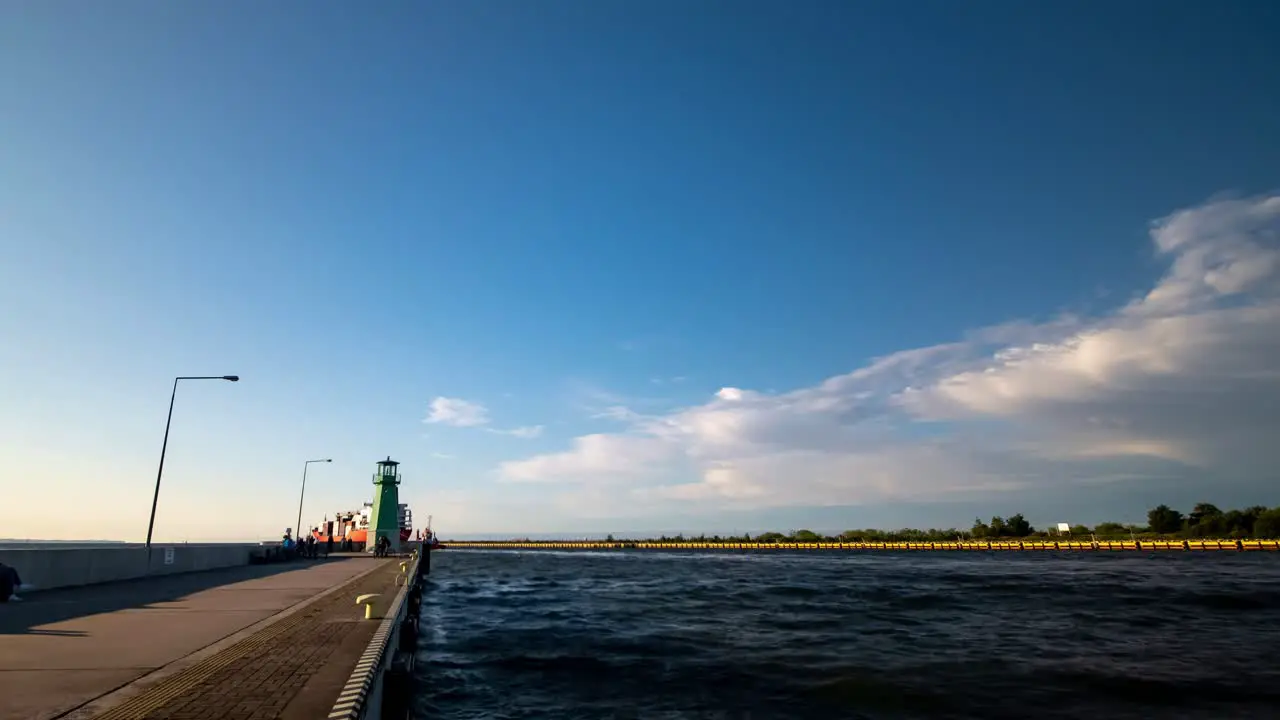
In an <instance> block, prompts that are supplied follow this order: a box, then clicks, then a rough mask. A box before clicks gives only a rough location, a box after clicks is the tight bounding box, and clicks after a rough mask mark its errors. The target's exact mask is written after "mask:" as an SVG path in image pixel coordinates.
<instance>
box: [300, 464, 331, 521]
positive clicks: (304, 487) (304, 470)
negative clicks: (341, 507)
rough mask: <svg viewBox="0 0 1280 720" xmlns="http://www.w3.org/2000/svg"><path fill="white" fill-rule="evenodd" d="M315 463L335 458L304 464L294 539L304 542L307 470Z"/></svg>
mask: <svg viewBox="0 0 1280 720" xmlns="http://www.w3.org/2000/svg"><path fill="white" fill-rule="evenodd" d="M313 462H327V463H331V462H333V458H325V459H324V460H308V461H306V462H304V463H302V492H301V493H299V494H298V524H297V525H296V526H294V537H295V538H297V539H298V540H299V541H301V540H302V498H304V497H306V495H307V468H308V467H311V463H313Z"/></svg>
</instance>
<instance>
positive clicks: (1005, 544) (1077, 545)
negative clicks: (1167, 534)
mask: <svg viewBox="0 0 1280 720" xmlns="http://www.w3.org/2000/svg"><path fill="white" fill-rule="evenodd" d="M445 546H446V547H448V548H450V549H455V548H456V549H471V550H480V549H485V550H760V551H769V550H881V551H886V550H887V551H894V550H896V551H917V550H926V551H927V550H933V551H939V550H950V551H974V552H986V551H995V550H1002V551H1046V550H1049V551H1052V550H1058V551H1064V550H1065V551H1119V550H1138V551H1155V550H1168V551H1182V552H1191V551H1234V552H1248V551H1271V552H1277V551H1280V540H991V541H986V540H960V541H954V542H777V543H773V542H768V543H751V542H711V541H708V542H660V541H636V542H632V541H617V542H608V541H576V542H575V541H528V542H522V541H502V540H473V541H453V540H449V541H445Z"/></svg>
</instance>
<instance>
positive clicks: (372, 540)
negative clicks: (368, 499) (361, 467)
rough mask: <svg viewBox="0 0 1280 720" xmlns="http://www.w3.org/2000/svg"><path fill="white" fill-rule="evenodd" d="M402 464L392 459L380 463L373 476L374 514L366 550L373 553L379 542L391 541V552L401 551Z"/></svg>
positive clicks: (371, 518) (371, 516)
mask: <svg viewBox="0 0 1280 720" xmlns="http://www.w3.org/2000/svg"><path fill="white" fill-rule="evenodd" d="M399 466H400V463H398V462H396V461H395V460H392V459H391V456H390V455H388V456H387V459H386V460H379V461H378V471H377V472H376V473H374V475H373V512H372V513H371V514H370V516H369V535H368V539H367V540H366V541H365V549H366V550H367V551H369V552H372V551H373V549H374V548H376V547H377V546H378V541H379V540H380V539H382V538H384V537H385V538H386V539H387V540H390V541H391V550H392V551H393V552H399V551H400V489H399V486H400V471H399V470H398V469H397V468H399Z"/></svg>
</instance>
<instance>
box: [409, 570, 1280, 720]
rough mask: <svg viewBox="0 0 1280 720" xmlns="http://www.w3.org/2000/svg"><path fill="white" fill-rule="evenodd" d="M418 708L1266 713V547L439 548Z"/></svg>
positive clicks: (483, 712) (1276, 607) (1215, 717)
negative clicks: (1057, 550)
mask: <svg viewBox="0 0 1280 720" xmlns="http://www.w3.org/2000/svg"><path fill="white" fill-rule="evenodd" d="M432 560H433V566H434V567H433V568H432V574H431V578H430V581H429V585H428V588H427V591H426V593H425V594H424V598H423V601H424V602H423V619H422V633H421V640H420V647H419V652H418V667H419V677H418V684H419V688H420V690H419V696H418V698H417V701H416V707H415V712H416V717H422V718H430V719H432V720H460V719H463V718H467V719H471V718H486V719H490V718H492V719H500V718H564V719H566V720H568V719H570V718H618V719H622V718H672V719H674V718H708V719H712V718H721V719H723V720H730V719H736V718H741V719H743V720H745V719H748V718H750V719H752V720H765V719H768V718H824V719H828V718H876V719H877V720H879V719H890V718H892V719H895V720H896V719H900V718H982V719H983V720H998V719H1001V718H1010V719H1014V718H1016V719H1018V720H1024V719H1025V718H1028V717H1036V718H1144V719H1145V718H1151V717H1160V718H1206V719H1212V720H1224V719H1225V718H1275V717H1277V712H1278V711H1277V709H1276V708H1278V707H1280V669H1278V666H1277V663H1276V662H1275V660H1276V657H1277V655H1276V652H1277V649H1278V648H1280V555H1274V554H1270V553H1246V554H1239V555H1237V554H1234V553H1222V554H1219V553H1187V554H1181V553H1166V554H1157V555H1148V554H1141V553H1136V552H1126V553H1114V554H1108V553H1079V554H1073V555H1066V554H1063V555H1056V554H1053V553H1043V554H1040V553H1014V552H1006V553H990V554H985V553H972V554H970V553H924V552H921V553H894V554H888V553H886V554H878V553H845V554H842V553H814V552H807V553H805V552H802V553H774V552H769V553H757V554H745V553H740V554H733V553H710V552H688V553H675V552H672V553H667V552H662V553H657V552H654V553H649V552H644V551H633V552H555V551H527V552H521V551H470V550H446V551H444V552H441V553H438V554H434V555H433V556H432Z"/></svg>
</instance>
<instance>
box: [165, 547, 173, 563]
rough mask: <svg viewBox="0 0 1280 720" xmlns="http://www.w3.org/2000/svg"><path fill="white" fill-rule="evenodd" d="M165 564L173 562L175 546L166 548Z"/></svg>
mask: <svg viewBox="0 0 1280 720" xmlns="http://www.w3.org/2000/svg"><path fill="white" fill-rule="evenodd" d="M164 564H165V565H172V564H173V548H171V547H168V548H165V549H164Z"/></svg>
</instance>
